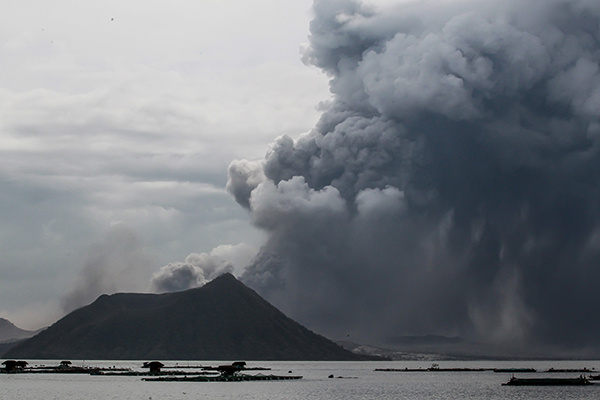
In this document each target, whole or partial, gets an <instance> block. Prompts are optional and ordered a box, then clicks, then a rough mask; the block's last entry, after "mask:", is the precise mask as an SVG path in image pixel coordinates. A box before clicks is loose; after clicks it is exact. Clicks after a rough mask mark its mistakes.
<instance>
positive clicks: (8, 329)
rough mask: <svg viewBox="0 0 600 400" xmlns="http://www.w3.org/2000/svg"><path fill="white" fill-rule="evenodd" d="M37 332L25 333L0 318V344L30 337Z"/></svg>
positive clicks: (23, 330)
mask: <svg viewBox="0 0 600 400" xmlns="http://www.w3.org/2000/svg"><path fill="white" fill-rule="evenodd" d="M36 333H38V331H27V330H25V329H21V328H18V327H16V326H15V325H14V324H13V323H12V322H10V321H9V320H7V319H4V318H0V342H13V341H16V340H18V339H24V338H29V337H32V336H33V335H35V334H36Z"/></svg>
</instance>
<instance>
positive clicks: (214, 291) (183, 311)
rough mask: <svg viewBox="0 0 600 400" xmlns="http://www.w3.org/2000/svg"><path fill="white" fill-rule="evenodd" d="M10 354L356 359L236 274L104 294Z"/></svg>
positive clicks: (72, 356)
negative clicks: (179, 286) (185, 285)
mask: <svg viewBox="0 0 600 400" xmlns="http://www.w3.org/2000/svg"><path fill="white" fill-rule="evenodd" d="M4 357H5V358H36V359H48V358H52V359H64V358H72V359H88V360H89V359H173V360H176V359H177V360H190V359H194V360H235V359H247V360H353V359H359V358H358V356H356V355H354V354H352V353H351V352H349V351H347V350H345V349H343V348H341V347H340V346H338V345H337V344H335V343H333V342H331V341H330V340H328V339H326V338H324V337H322V336H319V335H317V334H315V333H313V332H311V331H309V330H308V329H306V328H304V327H303V326H301V325H299V324H298V323H296V322H294V321H292V320H291V319H289V318H288V317H286V316H285V315H284V314H283V313H281V312H280V311H279V310H277V309H276V308H275V307H273V306H272V305H271V304H269V303H268V302H266V301H265V300H264V299H262V298H261V297H260V296H259V295H258V294H257V293H256V292H254V291H253V290H251V289H249V288H248V287H246V286H244V285H243V284H242V283H241V282H239V281H238V280H237V279H235V278H234V277H233V275H231V274H225V275H222V276H220V277H219V278H217V279H215V280H214V281H212V282H210V283H208V284H207V285H205V286H203V287H201V288H197V289H191V290H187V291H184V292H177V293H166V294H161V295H156V294H134V293H119V294H114V295H111V296H107V295H103V296H100V297H99V298H98V299H97V300H96V301H95V302H94V303H92V304H90V305H89V306H86V307H83V308H80V309H78V310H76V311H74V312H72V313H71V314H69V315H67V316H66V317H64V318H63V319H61V320H60V321H58V322H56V323H55V324H54V325H52V326H51V327H50V328H48V329H46V330H44V331H42V332H41V333H40V334H38V335H37V336H35V337H33V338H31V339H29V340H27V341H25V342H23V343H20V344H19V345H17V346H16V347H14V348H12V349H10V350H9V351H8V352H7V353H6V354H5V355H4Z"/></svg>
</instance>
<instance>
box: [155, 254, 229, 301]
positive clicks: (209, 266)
mask: <svg viewBox="0 0 600 400" xmlns="http://www.w3.org/2000/svg"><path fill="white" fill-rule="evenodd" d="M233 269H234V267H233V264H232V263H231V262H230V261H225V260H222V259H220V258H218V257H215V256H213V255H212V254H207V253H201V254H198V253H192V254H190V255H188V256H187V257H186V259H185V261H183V262H173V263H169V264H167V265H165V266H164V267H161V268H160V269H159V270H158V271H157V272H155V273H154V274H153V275H152V279H151V280H150V285H151V287H152V291H154V292H158V293H164V292H179V291H182V290H187V289H192V288H196V287H200V286H204V285H205V284H206V283H207V282H209V281H211V280H212V279H214V278H216V277H217V276H219V275H222V274H224V273H226V272H233Z"/></svg>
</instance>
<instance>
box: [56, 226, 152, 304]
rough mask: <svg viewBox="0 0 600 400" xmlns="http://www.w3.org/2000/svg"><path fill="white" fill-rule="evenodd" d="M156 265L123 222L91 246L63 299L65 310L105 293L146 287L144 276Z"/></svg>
mask: <svg viewBox="0 0 600 400" xmlns="http://www.w3.org/2000/svg"><path fill="white" fill-rule="evenodd" d="M152 265H153V262H152V260H151V259H150V257H149V256H148V255H147V254H146V253H145V252H144V250H143V248H142V245H141V244H140V241H139V240H138V238H137V236H136V234H135V233H134V232H133V231H131V230H130V229H128V228H127V227H125V226H124V225H122V224H117V225H115V226H113V227H112V229H111V230H110V231H109V232H108V233H107V234H106V236H105V237H104V238H103V240H101V241H99V242H98V243H95V244H93V245H92V246H90V248H89V250H88V252H87V257H86V260H85V263H84V266H83V268H82V269H81V271H80V273H79V275H78V276H77V278H76V279H75V280H74V282H73V286H72V288H71V290H70V291H69V292H68V293H67V294H66V295H65V296H64V297H63V298H62V308H63V311H64V312H65V313H68V312H71V311H73V310H75V309H77V308H79V307H83V306H85V305H88V304H90V303H91V302H93V301H94V300H96V298H97V297H98V296H100V295H102V294H113V293H116V292H119V291H124V290H127V291H142V290H145V289H146V286H147V280H146V279H140V276H142V277H143V276H144V275H145V274H147V273H148V268H152Z"/></svg>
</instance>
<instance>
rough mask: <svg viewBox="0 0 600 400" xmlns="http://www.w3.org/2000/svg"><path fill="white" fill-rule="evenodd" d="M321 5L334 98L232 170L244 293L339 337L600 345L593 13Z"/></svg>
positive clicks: (312, 47)
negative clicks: (255, 236) (241, 210)
mask: <svg viewBox="0 0 600 400" xmlns="http://www.w3.org/2000/svg"><path fill="white" fill-rule="evenodd" d="M313 8H314V13H315V17H314V20H313V21H312V22H311V25H310V31H311V35H310V44H309V46H308V47H307V48H306V50H305V52H304V60H305V61H306V62H307V63H310V64H313V65H315V66H317V67H319V68H321V69H322V70H323V71H324V72H325V73H326V74H327V75H328V76H329V77H330V78H331V80H330V90H331V93H332V96H333V98H332V101H331V102H330V103H329V105H328V106H327V109H326V110H325V111H324V113H323V115H322V117H321V119H320V121H319V123H318V124H317V126H316V127H315V128H314V129H313V130H312V131H311V132H309V133H307V134H305V135H302V136H300V137H298V138H296V139H292V138H290V137H288V136H282V137H280V138H278V139H277V140H276V141H275V142H274V143H273V144H271V146H270V147H269V150H268V152H267V155H266V157H265V159H264V160H262V161H260V162H257V161H252V162H251V161H247V160H239V161H234V162H232V164H231V165H230V168H229V174H230V180H229V183H228V189H229V191H230V192H231V193H232V194H233V195H234V197H235V199H236V201H238V203H239V204H240V205H242V206H243V207H246V208H247V209H248V210H249V212H250V215H251V217H252V221H253V223H254V224H255V225H256V226H257V227H259V228H261V229H263V230H264V231H265V232H266V233H267V235H268V240H267V242H266V244H265V245H264V246H263V248H262V249H261V250H260V252H259V254H258V255H257V257H256V258H255V259H254V261H253V262H252V264H251V265H250V266H249V268H248V269H247V270H246V273H245V274H244V275H243V277H242V279H243V280H244V281H245V283H247V284H249V285H250V286H252V287H254V288H255V289H257V290H258V291H259V292H260V293H261V294H262V295H264V296H265V297H266V298H267V299H269V300H270V301H272V302H273V303H274V304H275V305H277V306H278V307H281V308H282V309H283V310H284V311H285V312H287V313H289V314H290V315H291V316H292V317H293V318H296V319H297V320H299V321H301V322H302V323H305V324H307V325H308V326H310V327H313V328H315V329H318V330H319V331H320V332H323V333H325V334H327V335H330V336H331V337H345V336H346V335H347V334H352V335H353V336H355V337H356V336H359V337H361V338H363V340H364V339H367V338H384V337H391V336H397V335H402V334H405V335H415V334H416V335H418V334H444V335H452V336H454V335H460V336H464V337H470V338H476V339H485V340H491V341H494V342H497V343H507V342H508V343H523V344H525V343H531V342H533V341H536V342H540V343H545V344H549V345H566V344H571V343H577V344H579V345H581V346H594V345H598V344H600V336H599V335H598V333H597V332H598V328H599V326H600V320H599V319H598V317H597V316H596V315H595V314H593V313H592V314H590V308H591V307H592V306H593V304H594V303H595V300H596V297H595V296H596V291H597V288H598V287H600V269H599V268H600V224H599V223H600V207H599V206H600V190H598V182H600V3H598V2H594V1H589V0H531V1H527V2H523V1H514V0H509V1H504V2H498V1H491V0H490V1H480V0H478V1H474V0H471V1H455V2H433V1H419V2H408V3H405V4H402V5H396V6H388V7H386V8H382V7H380V8H377V7H374V6H371V7H368V6H366V5H363V4H361V3H359V2H356V1H350V0H316V1H315V3H314V7H313Z"/></svg>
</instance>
